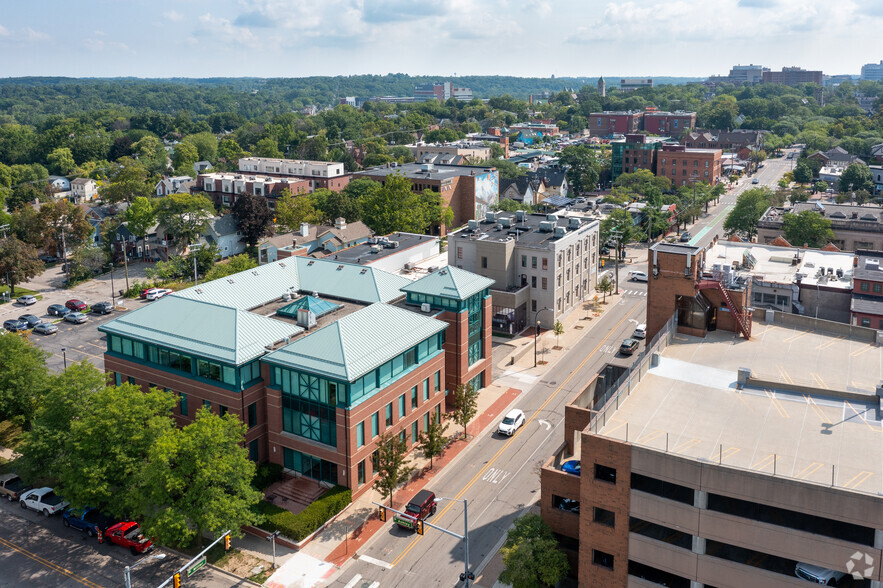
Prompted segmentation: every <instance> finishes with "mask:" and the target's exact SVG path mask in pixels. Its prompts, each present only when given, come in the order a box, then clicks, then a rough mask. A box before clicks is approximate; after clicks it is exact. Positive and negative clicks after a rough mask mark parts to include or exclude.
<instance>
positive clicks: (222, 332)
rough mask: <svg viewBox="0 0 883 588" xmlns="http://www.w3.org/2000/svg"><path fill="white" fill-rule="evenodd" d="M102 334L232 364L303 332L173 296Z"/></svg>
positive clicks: (126, 316)
mask: <svg viewBox="0 0 883 588" xmlns="http://www.w3.org/2000/svg"><path fill="white" fill-rule="evenodd" d="M98 330H99V331H101V332H104V333H110V334H114V335H121V336H124V337H130V338H132V339H135V340H137V341H142V342H144V343H152V344H155V345H161V346H163V347H168V348H169V349H175V350H177V351H182V352H184V353H191V354H194V355H197V356H199V357H203V358H206V359H214V360H216V361H220V362H223V363H226V364H230V365H240V364H243V363H246V362H248V361H251V360H252V359H254V358H256V357H260V356H261V355H263V354H264V353H266V349H265V346H267V345H270V344H273V343H277V342H279V341H282V340H284V339H285V338H286V337H292V336H294V335H296V334H298V333H300V332H302V331H303V329H301V328H300V327H298V326H297V325H293V324H291V323H286V322H283V321H278V320H274V319H271V318H269V317H265V316H261V315H258V314H254V313H251V312H246V311H244V310H238V309H236V308H231V307H229V306H219V305H217V304H210V303H207V302H202V301H198V300H189V299H187V298H183V297H172V296H165V297H163V298H161V299H159V300H157V301H156V302H151V303H150V304H148V305H146V306H144V307H142V308H140V309H138V310H135V311H131V312H126V313H123V314H120V315H119V316H118V317H117V318H115V319H113V320H112V321H109V322H106V323H104V324H103V325H101V326H99V327H98Z"/></svg>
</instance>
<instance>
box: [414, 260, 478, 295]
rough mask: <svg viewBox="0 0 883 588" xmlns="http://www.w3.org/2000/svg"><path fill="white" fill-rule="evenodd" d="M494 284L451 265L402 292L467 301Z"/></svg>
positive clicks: (417, 281) (423, 278) (421, 279)
mask: <svg viewBox="0 0 883 588" xmlns="http://www.w3.org/2000/svg"><path fill="white" fill-rule="evenodd" d="M493 283H494V281H493V280H492V279H490V278H486V277H484V276H480V275H478V274H473V273H472V272H467V271H466V270H462V269H460V268H458V267H454V266H452V265H449V266H447V267H444V268H442V269H440V270H438V271H436V272H432V273H431V274H429V275H427V276H424V277H422V278H420V279H419V280H416V281H414V282H411V283H410V284H408V285H407V286H405V287H403V288H402V292H411V293H413V294H426V295H428V296H442V297H444V298H454V299H456V300H466V299H467V298H469V297H470V296H472V295H473V294H477V293H479V292H481V291H482V290H484V289H485V288H490V287H491V286H492V285H493Z"/></svg>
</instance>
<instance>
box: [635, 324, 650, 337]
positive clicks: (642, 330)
mask: <svg viewBox="0 0 883 588" xmlns="http://www.w3.org/2000/svg"><path fill="white" fill-rule="evenodd" d="M646 336H647V324H646V323H641V324H640V325H638V326H637V327H635V332H634V333H632V339H643V338H644V337H646Z"/></svg>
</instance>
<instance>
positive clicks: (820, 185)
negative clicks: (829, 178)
mask: <svg viewBox="0 0 883 588" xmlns="http://www.w3.org/2000/svg"><path fill="white" fill-rule="evenodd" d="M813 190H815V191H816V192H819V193H824V192H827V191H828V182H823V181H821V180H819V181H818V182H816V183H815V184H813Z"/></svg>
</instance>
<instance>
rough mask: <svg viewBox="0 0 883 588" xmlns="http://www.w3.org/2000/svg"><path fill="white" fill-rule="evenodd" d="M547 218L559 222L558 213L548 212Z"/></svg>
mask: <svg viewBox="0 0 883 588" xmlns="http://www.w3.org/2000/svg"><path fill="white" fill-rule="evenodd" d="M546 220H547V221H552V222H553V223H557V222H558V215H557V214H555V213H551V214H547V215H546Z"/></svg>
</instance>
